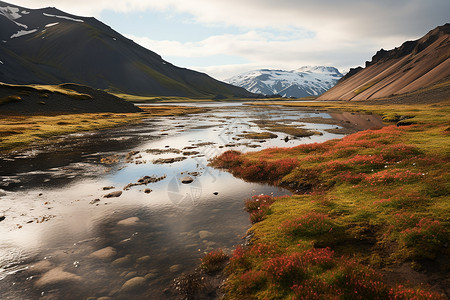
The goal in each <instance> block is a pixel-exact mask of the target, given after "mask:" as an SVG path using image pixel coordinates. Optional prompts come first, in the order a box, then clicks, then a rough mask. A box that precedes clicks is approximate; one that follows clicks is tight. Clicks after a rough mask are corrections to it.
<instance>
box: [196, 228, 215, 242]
mask: <svg viewBox="0 0 450 300" xmlns="http://www.w3.org/2000/svg"><path fill="white" fill-rule="evenodd" d="M198 235H199V237H200V239H201V240H204V239H207V238H209V237H211V236H213V234H212V233H211V232H209V231H206V230H201V231H199V232H198Z"/></svg>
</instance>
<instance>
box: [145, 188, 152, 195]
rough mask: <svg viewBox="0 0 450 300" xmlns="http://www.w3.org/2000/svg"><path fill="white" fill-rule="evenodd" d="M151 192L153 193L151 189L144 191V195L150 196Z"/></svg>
mask: <svg viewBox="0 0 450 300" xmlns="http://www.w3.org/2000/svg"><path fill="white" fill-rule="evenodd" d="M151 192H152V190H151V189H145V190H144V193H146V194H150V193H151Z"/></svg>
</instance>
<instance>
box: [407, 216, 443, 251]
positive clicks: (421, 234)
mask: <svg viewBox="0 0 450 300" xmlns="http://www.w3.org/2000/svg"><path fill="white" fill-rule="evenodd" d="M448 236H449V233H448V231H447V230H446V229H445V227H444V226H443V225H442V223H441V222H439V221H437V220H431V219H429V218H422V219H420V221H419V222H418V223H417V224H416V226H415V227H412V228H407V229H405V230H403V231H402V232H400V241H401V243H402V245H403V246H404V247H406V248H408V249H410V250H411V254H410V255H411V256H412V257H413V258H416V259H424V258H429V259H434V258H435V256H436V253H437V252H439V251H440V250H441V249H442V247H443V246H444V245H445V244H446V243H448V240H449V238H448Z"/></svg>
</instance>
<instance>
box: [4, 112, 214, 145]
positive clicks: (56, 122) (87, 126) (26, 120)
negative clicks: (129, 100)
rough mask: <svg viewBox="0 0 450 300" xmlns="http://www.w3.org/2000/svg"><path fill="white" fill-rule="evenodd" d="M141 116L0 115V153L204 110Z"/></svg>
mask: <svg viewBox="0 0 450 300" xmlns="http://www.w3.org/2000/svg"><path fill="white" fill-rule="evenodd" d="M141 109H142V110H143V111H144V112H141V113H78V114H57V113H52V114H49V113H47V114H35V115H19V114H4V115H2V114H1V113H0V151H4V152H5V151H11V150H18V149H23V148H26V147H30V145H32V144H35V143H38V144H46V143H53V142H55V138H57V137H60V136H62V135H65V134H69V133H75V132H82V131H91V130H99V129H105V128H111V127H116V126H121V125H126V124H132V123H138V122H140V121H141V120H142V119H145V118H151V117H156V116H179V115H185V114H191V113H200V112H205V111H206V109H204V108H196V107H187V106H143V107H141Z"/></svg>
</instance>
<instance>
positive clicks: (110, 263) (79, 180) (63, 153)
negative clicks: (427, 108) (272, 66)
mask: <svg viewBox="0 0 450 300" xmlns="http://www.w3.org/2000/svg"><path fill="white" fill-rule="evenodd" d="M208 108H210V111H208V112H206V113H202V114H197V115H188V116H181V117H168V118H158V119H149V120H146V121H145V122H144V123H142V124H140V125H133V126H127V127H121V128H118V129H112V130H104V131H100V132H97V133H83V134H73V135H70V136H67V137H65V138H63V139H61V140H60V141H59V142H58V143H55V144H54V145H52V146H46V147H36V149H34V150H32V151H27V152H24V153H16V154H14V155H11V156H8V157H2V158H1V160H0V188H1V189H2V190H0V216H2V215H4V216H5V219H4V220H3V221H1V222H0V236H1V239H2V243H1V245H0V296H1V298H2V299H60V298H66V299H87V298H89V297H94V298H99V297H104V296H109V297H112V298H114V299H130V298H133V299H166V298H167V295H166V294H164V290H165V289H166V288H167V287H168V286H169V285H170V283H171V282H172V280H173V279H174V278H175V277H177V276H179V275H180V274H182V273H185V272H189V271H192V270H193V269H194V268H195V267H196V266H197V265H198V264H199V261H200V258H201V257H202V256H203V255H204V253H206V252H209V251H211V250H213V249H216V248H222V249H224V251H225V252H230V251H231V249H232V248H233V246H235V245H237V244H240V243H242V236H243V235H244V234H245V232H246V230H247V229H248V228H249V227H250V223H249V221H248V215H247V213H246V212H244V211H243V203H244V200H245V199H246V198H249V197H251V196H252V195H255V194H261V193H263V194H273V195H275V196H279V195H285V194H290V192H289V191H287V190H284V189H280V188H276V187H272V186H269V185H263V184H255V183H248V182H244V181H243V180H240V179H237V178H234V177H233V176H231V175H230V174H228V173H226V172H223V171H220V170H215V169H213V168H210V167H209V166H208V159H209V158H212V157H214V156H216V155H218V154H220V153H222V152H224V151H226V150H229V149H235V150H239V151H244V152H245V151H254V150H260V149H264V148H267V147H292V146H296V145H299V144H303V143H312V142H322V141H325V140H328V139H332V138H339V137H342V135H336V134H330V133H327V132H325V131H324V130H325V129H329V128H336V125H326V124H310V123H302V122H298V119H299V118H308V117H322V118H332V117H333V118H336V119H338V120H339V119H343V120H347V121H348V122H351V123H352V124H353V126H354V127H358V128H360V129H366V128H369V127H377V126H381V125H382V123H381V121H380V119H379V118H378V117H376V116H372V115H356V114H329V113H324V112H302V111H299V110H295V109H292V108H281V107H271V108H257V107H245V106H232V105H230V104H227V103H224V104H219V105H217V106H216V107H213V106H211V105H210V104H208ZM255 120H259V121H261V120H277V121H279V122H280V123H289V124H296V125H303V126H304V128H308V129H314V130H318V131H320V132H322V133H323V135H321V136H319V135H315V136H312V137H310V138H298V139H290V140H288V141H287V142H286V141H285V139H284V138H285V137H286V134H283V133H276V134H277V135H278V138H276V139H270V140H263V141H262V140H247V139H242V138H241V137H239V135H240V134H242V133H243V132H244V131H255V132H261V131H265V130H261V129H260V128H259V127H258V126H257V125H256V124H255V123H253V121H255ZM186 147H187V148H186ZM147 149H159V150H167V149H177V150H180V151H181V152H186V151H188V152H191V153H184V154H183V153H174V152H176V151H175V150H174V151H173V152H172V153H163V154H154V153H152V151H149V152H150V153H147V152H145V150H147ZM183 149H184V150H183ZM130 151H139V153H136V154H134V155H132V156H131V158H130V159H129V161H128V162H125V156H126V155H127V153H129V152H130ZM112 155H117V157H113V159H114V158H115V159H116V160H118V161H117V162H115V163H112V164H104V163H101V158H105V157H108V156H112ZM175 157H186V159H184V160H183V161H179V162H174V163H166V164H155V163H153V161H154V160H156V159H160V158H175ZM188 172H196V174H192V173H191V175H190V176H191V177H192V178H193V179H194V181H193V182H192V183H190V184H183V183H181V178H183V177H185V176H188V174H187V173H188ZM143 176H157V177H160V176H161V177H162V176H165V178H164V179H162V180H160V181H158V182H156V183H149V184H147V185H137V186H133V187H131V188H130V189H129V190H123V188H124V187H125V186H126V185H127V184H129V183H136V182H137V181H138V180H139V179H140V178H142V177H143ZM111 186H113V187H114V188H113V189H111V190H103V187H111ZM146 188H149V189H151V190H152V191H151V193H149V194H147V193H144V190H145V189H146ZM112 191H123V193H122V195H121V196H120V197H117V198H104V197H103V196H104V195H106V194H108V193H110V192H112ZM214 193H218V194H217V195H215V194H214ZM101 249H103V250H102V252H96V251H98V250H101ZM135 277H145V280H144V281H143V282H141V285H142V286H141V287H140V288H136V290H133V291H131V292H130V291H129V290H128V289H127V285H124V283H125V282H127V280H129V279H131V278H135Z"/></svg>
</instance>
